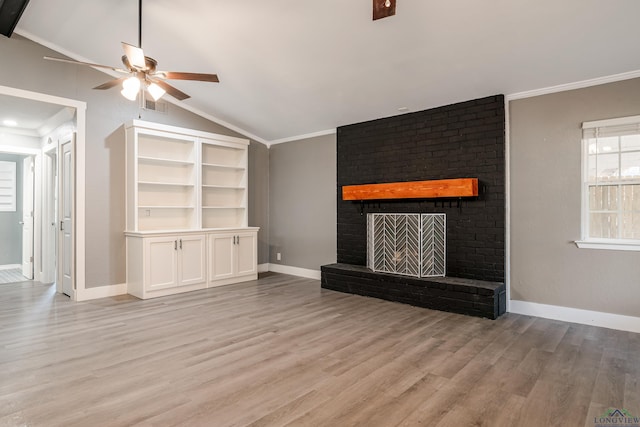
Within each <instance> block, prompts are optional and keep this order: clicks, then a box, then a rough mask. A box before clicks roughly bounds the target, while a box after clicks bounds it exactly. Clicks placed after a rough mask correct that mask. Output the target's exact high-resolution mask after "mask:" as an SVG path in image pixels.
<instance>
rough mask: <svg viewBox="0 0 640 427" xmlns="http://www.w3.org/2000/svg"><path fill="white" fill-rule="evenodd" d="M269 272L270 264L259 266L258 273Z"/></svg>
mask: <svg viewBox="0 0 640 427" xmlns="http://www.w3.org/2000/svg"><path fill="white" fill-rule="evenodd" d="M267 271H269V263H268V262H266V263H264V264H258V273H266V272H267Z"/></svg>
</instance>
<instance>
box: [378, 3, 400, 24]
mask: <svg viewBox="0 0 640 427" xmlns="http://www.w3.org/2000/svg"><path fill="white" fill-rule="evenodd" d="M395 14H396V0H373V20H374V21H375V20H377V19H382V18H386V17H389V16H393V15H395Z"/></svg>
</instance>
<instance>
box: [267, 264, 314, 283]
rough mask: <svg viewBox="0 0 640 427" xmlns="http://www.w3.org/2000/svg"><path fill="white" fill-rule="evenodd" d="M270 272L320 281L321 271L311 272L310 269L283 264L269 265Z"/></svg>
mask: <svg viewBox="0 0 640 427" xmlns="http://www.w3.org/2000/svg"><path fill="white" fill-rule="evenodd" d="M269 271H273V272H274V273H282V274H291V275H292V276H299V277H305V278H307V279H315V280H320V271H319V270H310V269H308V268H300V267H291V266H288V265H282V264H269Z"/></svg>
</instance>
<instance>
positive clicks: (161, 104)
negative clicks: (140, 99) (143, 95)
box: [144, 99, 169, 114]
mask: <svg viewBox="0 0 640 427" xmlns="http://www.w3.org/2000/svg"><path fill="white" fill-rule="evenodd" d="M144 109H145V110H149V111H157V112H158V113H162V114H167V111H168V110H169V103H168V102H165V101H154V100H153V99H145V100H144Z"/></svg>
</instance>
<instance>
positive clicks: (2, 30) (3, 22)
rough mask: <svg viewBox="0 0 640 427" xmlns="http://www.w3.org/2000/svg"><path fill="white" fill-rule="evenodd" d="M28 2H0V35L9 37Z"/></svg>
mask: <svg viewBox="0 0 640 427" xmlns="http://www.w3.org/2000/svg"><path fill="white" fill-rule="evenodd" d="M27 4H29V0H0V34H2V35H4V36H7V37H11V34H13V30H14V28H16V25H17V24H18V21H19V20H20V17H21V16H22V12H24V10H25V8H26V7H27Z"/></svg>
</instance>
